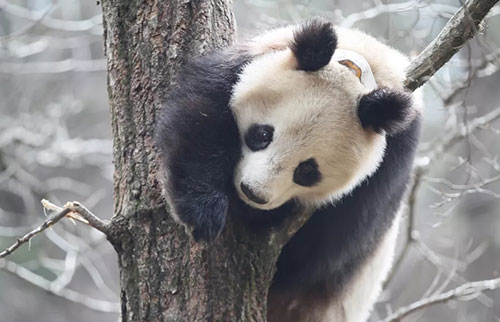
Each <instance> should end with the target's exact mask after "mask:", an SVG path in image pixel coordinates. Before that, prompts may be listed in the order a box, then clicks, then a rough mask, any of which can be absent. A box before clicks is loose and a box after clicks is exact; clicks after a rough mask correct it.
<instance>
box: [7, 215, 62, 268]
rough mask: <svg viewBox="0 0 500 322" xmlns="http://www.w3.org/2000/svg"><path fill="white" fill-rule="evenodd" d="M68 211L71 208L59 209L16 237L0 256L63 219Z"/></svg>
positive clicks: (11, 251) (12, 250)
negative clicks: (19, 236)
mask: <svg viewBox="0 0 500 322" xmlns="http://www.w3.org/2000/svg"><path fill="white" fill-rule="evenodd" d="M70 212H71V209H69V208H66V209H63V210H62V211H60V212H58V213H56V214H54V215H52V216H50V217H49V218H48V219H47V220H45V221H44V222H43V223H42V224H41V225H40V226H38V227H37V228H35V229H33V230H32V231H30V232H29V233H27V234H26V235H24V236H23V237H21V238H18V239H17V240H16V242H15V243H14V244H13V245H11V246H10V247H8V248H7V249H5V250H4V251H3V252H1V253H0V258H4V257H5V256H8V255H10V254H12V253H13V252H14V251H15V250H16V249H18V248H19V247H20V246H21V245H22V244H25V243H27V242H28V241H30V239H31V238H33V237H35V236H36V235H38V234H39V233H41V232H42V231H44V230H45V229H47V228H49V227H50V226H52V225H54V224H55V223H57V222H58V221H59V220H61V219H63V218H64V217H65V216H66V215H67V214H68V213H70Z"/></svg>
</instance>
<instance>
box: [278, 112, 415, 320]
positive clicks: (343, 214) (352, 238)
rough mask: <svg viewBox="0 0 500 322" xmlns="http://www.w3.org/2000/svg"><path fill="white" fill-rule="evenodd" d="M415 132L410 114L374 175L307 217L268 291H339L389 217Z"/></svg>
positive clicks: (403, 181)
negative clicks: (334, 201)
mask: <svg viewBox="0 0 500 322" xmlns="http://www.w3.org/2000/svg"><path fill="white" fill-rule="evenodd" d="M419 132H420V119H419V118H416V119H415V120H414V121H413V122H412V123H411V124H410V125H409V127H408V128H407V129H406V130H404V131H403V132H400V133H398V134H396V135H394V136H392V137H388V138H387V149H386V153H385V156H384V159H383V161H382V164H381V165H380V167H379V169H378V170H377V171H376V172H375V174H374V175H373V176H371V177H370V178H368V179H367V180H365V181H364V182H363V183H362V184H361V185H360V186H358V187H357V188H356V189H354V191H353V192H352V193H351V194H349V195H347V196H345V197H344V198H342V200H341V201H340V202H339V203H338V204H336V205H330V206H327V207H325V208H321V209H318V210H317V211H316V212H315V213H314V214H313V215H312V217H311V219H309V221H308V222H307V223H306V224H305V225H304V227H302V228H301V229H300V230H299V231H298V232H297V233H296V234H295V236H294V237H293V238H292V239H291V240H290V241H289V242H288V244H286V245H285V247H284V248H283V250H282V252H281V256H280V257H279V260H278V264H277V266H278V267H277V271H276V274H275V277H274V283H273V286H272V288H271V291H270V294H273V295H274V296H279V295H285V296H292V297H293V296H296V295H297V293H300V292H307V291H313V292H314V294H321V295H327V296H333V295H335V293H337V292H339V291H341V290H342V287H343V286H344V285H345V284H346V283H347V282H348V281H349V280H350V279H351V278H352V277H353V275H354V273H356V269H357V268H359V267H360V266H361V264H362V263H363V261H365V260H366V259H367V258H369V255H370V254H372V253H373V251H374V249H375V247H376V246H377V245H378V241H379V240H380V238H381V237H382V236H383V234H384V233H385V232H386V231H387V230H388V229H389V228H390V225H391V223H392V222H393V220H394V217H395V215H396V212H397V210H398V209H399V207H400V204H401V200H402V198H403V194H404V192H405V190H406V186H407V184H408V182H409V180H410V174H411V170H412V164H413V159H414V154H415V149H416V146H417V143H418V137H419ZM314 294H313V295H312V296H314ZM297 310H299V308H297ZM290 313H291V314H293V311H291V312H290ZM283 321H287V319H286V318H283Z"/></svg>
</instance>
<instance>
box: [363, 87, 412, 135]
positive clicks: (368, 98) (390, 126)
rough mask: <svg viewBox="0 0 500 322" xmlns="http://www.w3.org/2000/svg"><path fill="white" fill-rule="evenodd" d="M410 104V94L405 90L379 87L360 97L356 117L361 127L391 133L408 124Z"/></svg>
mask: <svg viewBox="0 0 500 322" xmlns="http://www.w3.org/2000/svg"><path fill="white" fill-rule="evenodd" d="M412 104H413V101H412V96H411V95H410V94H408V93H406V92H403V91H398V90H393V89H388V88H379V89H376V90H374V91H372V92H371V93H368V94H366V95H363V96H362V97H361V100H360V102H359V107H358V117H359V120H360V121H361V125H362V126H363V128H369V127H370V128H372V129H373V130H374V131H376V132H378V133H381V132H382V131H386V132H387V134H389V135H391V134H395V133H397V132H399V131H401V130H403V129H404V127H405V126H407V125H408V121H409V120H411V117H412V114H411V113H412Z"/></svg>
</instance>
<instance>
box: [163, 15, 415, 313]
mask: <svg viewBox="0 0 500 322" xmlns="http://www.w3.org/2000/svg"><path fill="white" fill-rule="evenodd" d="M312 26H315V27H311V24H308V25H306V26H305V27H303V28H302V31H301V32H299V33H297V34H296V37H295V46H296V47H295V49H294V51H295V52H296V54H297V53H299V54H297V55H298V57H303V58H302V60H301V62H302V63H301V64H302V65H301V66H302V68H304V66H306V67H305V68H306V70H317V68H321V67H318V66H319V65H321V64H325V63H324V60H325V59H324V57H326V56H328V55H320V58H321V57H323V58H322V59H323V62H322V63H321V64H316V65H314V62H317V60H316V58H314V59H309V58H308V57H312V56H310V55H312V54H310V53H312V52H310V53H309V54H304V53H307V50H305V48H312V47H314V46H315V45H314V44H315V43H317V42H318V41H319V38H318V37H319V36H318V35H320V34H322V33H326V35H327V38H328V34H329V33H328V32H327V31H325V30H326V29H328V28H331V26H330V25H329V24H321V25H319V24H316V25H314V24H313V25H312ZM321 26H323V27H321ZM326 26H328V28H327V27H326ZM320 27H321V28H320ZM307 30H309V31H310V32H306V31H307ZM311 30H313V31H314V30H316V31H315V32H312V31H311ZM306 35H309V36H306ZM332 35H334V33H333V31H332V33H331V34H330V42H331V44H330V45H329V46H328V48H330V49H331V52H332V53H333V50H334V49H335V45H334V44H333V43H332V42H334V40H335V42H336V38H335V37H333V36H332ZM307 37H312V38H313V40H314V41H311V43H312V45H307V44H308V43H309V39H308V38H307ZM323 41H324V40H323ZM311 46H312V47H311ZM304 50H305V51H304ZM327 51H328V50H327ZM330 56H331V55H330ZM250 59H251V57H249V56H247V55H246V54H245V53H244V52H235V51H234V50H231V51H224V52H221V53H214V54H212V55H209V56H205V57H202V58H200V59H197V60H195V61H194V62H193V63H191V64H189V65H188V66H187V67H186V68H185V69H184V71H182V72H181V74H180V75H181V76H180V77H179V79H178V85H177V86H176V87H175V88H174V89H172V91H171V92H172V95H171V96H170V97H169V99H168V100H167V103H166V104H165V108H164V111H163V113H162V116H161V118H160V120H159V122H158V125H157V135H156V144H157V146H158V148H159V150H160V155H161V158H162V161H163V166H164V168H165V169H167V170H168V172H169V176H168V180H167V181H168V189H167V190H168V191H169V196H170V198H171V199H172V204H173V206H174V209H175V210H176V211H177V214H178V216H179V219H180V220H181V221H182V222H183V223H184V224H185V225H187V226H188V227H189V228H190V229H191V231H192V234H193V237H194V238H195V239H196V240H213V239H214V238H215V237H216V236H217V234H218V233H219V232H220V231H221V229H222V227H223V225H224V223H225V218H226V213H227V209H228V207H230V208H231V209H232V210H233V212H234V213H240V214H242V216H241V217H239V218H243V219H244V220H242V221H245V224H249V225H250V226H252V227H254V228H255V229H262V227H269V226H272V225H278V224H280V222H281V221H282V219H283V218H285V217H286V216H287V215H288V214H290V213H292V212H295V211H298V206H297V204H296V203H295V202H294V201H289V202H287V203H286V204H285V205H283V206H282V207H280V208H278V209H276V210H273V211H272V212H265V211H260V210H256V209H254V208H251V207H250V206H248V205H246V204H244V203H243V202H242V201H241V200H240V199H238V197H237V196H236V192H235V189H234V186H233V182H232V181H233V171H234V168H235V166H236V164H237V162H238V160H239V158H240V155H241V146H240V140H239V133H238V129H237V126H236V122H235V120H234V118H233V115H232V113H231V111H230V109H229V107H228V104H229V99H230V95H231V90H232V87H233V86H234V84H235V83H236V82H237V80H238V73H239V72H240V70H241V68H242V66H243V65H244V64H245V63H246V62H247V61H249V60H250ZM328 60H329V58H328ZM320 61H321V59H320ZM410 104H411V100H410V96H409V95H408V94H406V93H403V92H397V91H392V90H389V89H380V90H376V91H374V92H372V93H370V94H367V95H365V96H364V97H362V98H361V101H360V106H359V111H358V114H359V118H360V120H361V122H362V124H363V126H364V127H372V128H373V129H374V130H376V131H382V130H384V131H387V133H388V134H390V135H389V136H388V138H387V149H386V153H385V156H384V159H383V162H382V164H381V165H380V167H379V169H378V170H377V171H376V172H375V174H374V175H373V176H371V177H370V178H368V179H367V180H365V181H364V182H363V183H362V184H361V185H360V186H358V187H357V188H356V189H354V191H353V192H352V193H351V194H349V195H347V196H345V197H344V198H342V199H341V200H340V201H339V202H338V203H337V204H335V205H328V206H326V207H323V208H320V209H318V210H317V211H316V212H315V213H314V214H313V215H312V217H311V219H310V220H309V221H308V222H307V223H306V224H305V225H304V227H303V228H302V229H301V230H299V231H298V232H297V234H296V235H295V236H294V237H293V238H292V239H291V240H290V241H289V242H288V244H287V245H285V247H284V248H283V251H282V253H281V255H280V257H279V260H278V264H277V272H276V274H275V277H274V282H273V285H272V287H271V289H270V292H269V305H268V309H269V312H271V313H270V314H274V313H273V312H277V313H276V314H277V316H278V318H276V319H274V320H273V321H291V320H292V318H291V317H287V316H283V315H282V314H283V312H285V308H287V307H289V306H290V305H291V304H292V300H293V299H294V298H295V299H296V298H297V297H300V296H302V297H306V298H307V299H308V300H309V301H311V303H314V301H315V300H316V299H317V298H328V297H331V296H334V295H335V294H337V293H338V292H340V291H341V290H342V288H343V287H344V286H345V285H346V283H347V282H348V281H349V280H350V279H351V278H353V276H354V274H355V273H356V271H357V269H358V268H359V267H360V266H362V264H363V262H364V261H365V260H366V259H367V258H369V256H370V254H372V253H373V251H374V249H375V247H376V246H377V244H378V242H379V241H380V239H381V238H382V236H383V235H384V233H385V232H386V231H387V230H388V229H389V227H390V225H391V223H392V222H393V220H394V216H395V215H396V211H397V210H398V208H399V206H400V203H401V199H402V197H403V194H404V191H405V188H406V185H407V184H408V182H409V178H410V173H411V168H412V163H413V158H414V153H415V149H416V145H417V141H418V136H419V129H420V119H419V118H418V117H417V118H415V119H414V120H413V121H411V120H410V119H409V117H410V116H411V115H410V114H411V113H410V107H411V105H410ZM410 122H411V123H410ZM403 125H404V126H403ZM250 218H251V219H250ZM242 224H243V223H242ZM288 299H290V300H289V301H288ZM276 303H279V305H274V304H276ZM300 309H301V308H300V307H297V311H295V310H288V312H289V313H290V314H298V310H300ZM270 320H272V319H270Z"/></svg>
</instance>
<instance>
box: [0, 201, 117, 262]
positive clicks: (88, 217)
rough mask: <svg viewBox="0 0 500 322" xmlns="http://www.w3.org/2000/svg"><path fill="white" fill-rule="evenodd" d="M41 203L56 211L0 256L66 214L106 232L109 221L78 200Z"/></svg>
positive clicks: (7, 253)
mask: <svg viewBox="0 0 500 322" xmlns="http://www.w3.org/2000/svg"><path fill="white" fill-rule="evenodd" d="M42 204H43V206H44V207H45V208H46V209H48V210H53V211H57V213H55V214H54V215H52V216H50V217H49V218H47V220H45V221H44V222H43V223H42V224H41V225H40V226H38V227H37V228H35V229H33V230H32V231H30V232H29V233H27V234H26V235H24V236H23V237H21V238H18V239H17V240H16V242H15V243H14V244H12V245H11V246H10V247H8V248H7V249H5V250H4V251H3V252H1V253H0V258H4V257H6V256H8V255H10V254H12V253H13V252H14V251H15V250H16V249H18V248H19V247H20V246H21V245H23V244H25V243H27V242H29V241H30V240H31V238H33V237H35V236H36V235H38V234H39V233H41V232H42V231H44V230H45V229H47V228H49V227H51V226H52V225H54V224H55V223H57V222H58V221H59V220H61V219H63V218H64V217H66V216H68V217H69V218H72V219H75V220H78V221H80V222H82V223H84V224H87V225H89V226H91V227H93V228H95V229H97V230H99V231H100V232H102V233H104V234H107V232H108V226H109V223H108V222H107V221H103V220H101V219H100V218H99V217H97V216H96V215H94V214H93V213H92V212H90V211H89V210H88V209H87V208H85V207H84V206H83V205H81V204H80V203H79V202H78V201H73V202H68V203H66V205H65V206H64V208H61V207H58V206H56V205H54V204H53V203H51V202H49V201H47V200H42Z"/></svg>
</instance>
